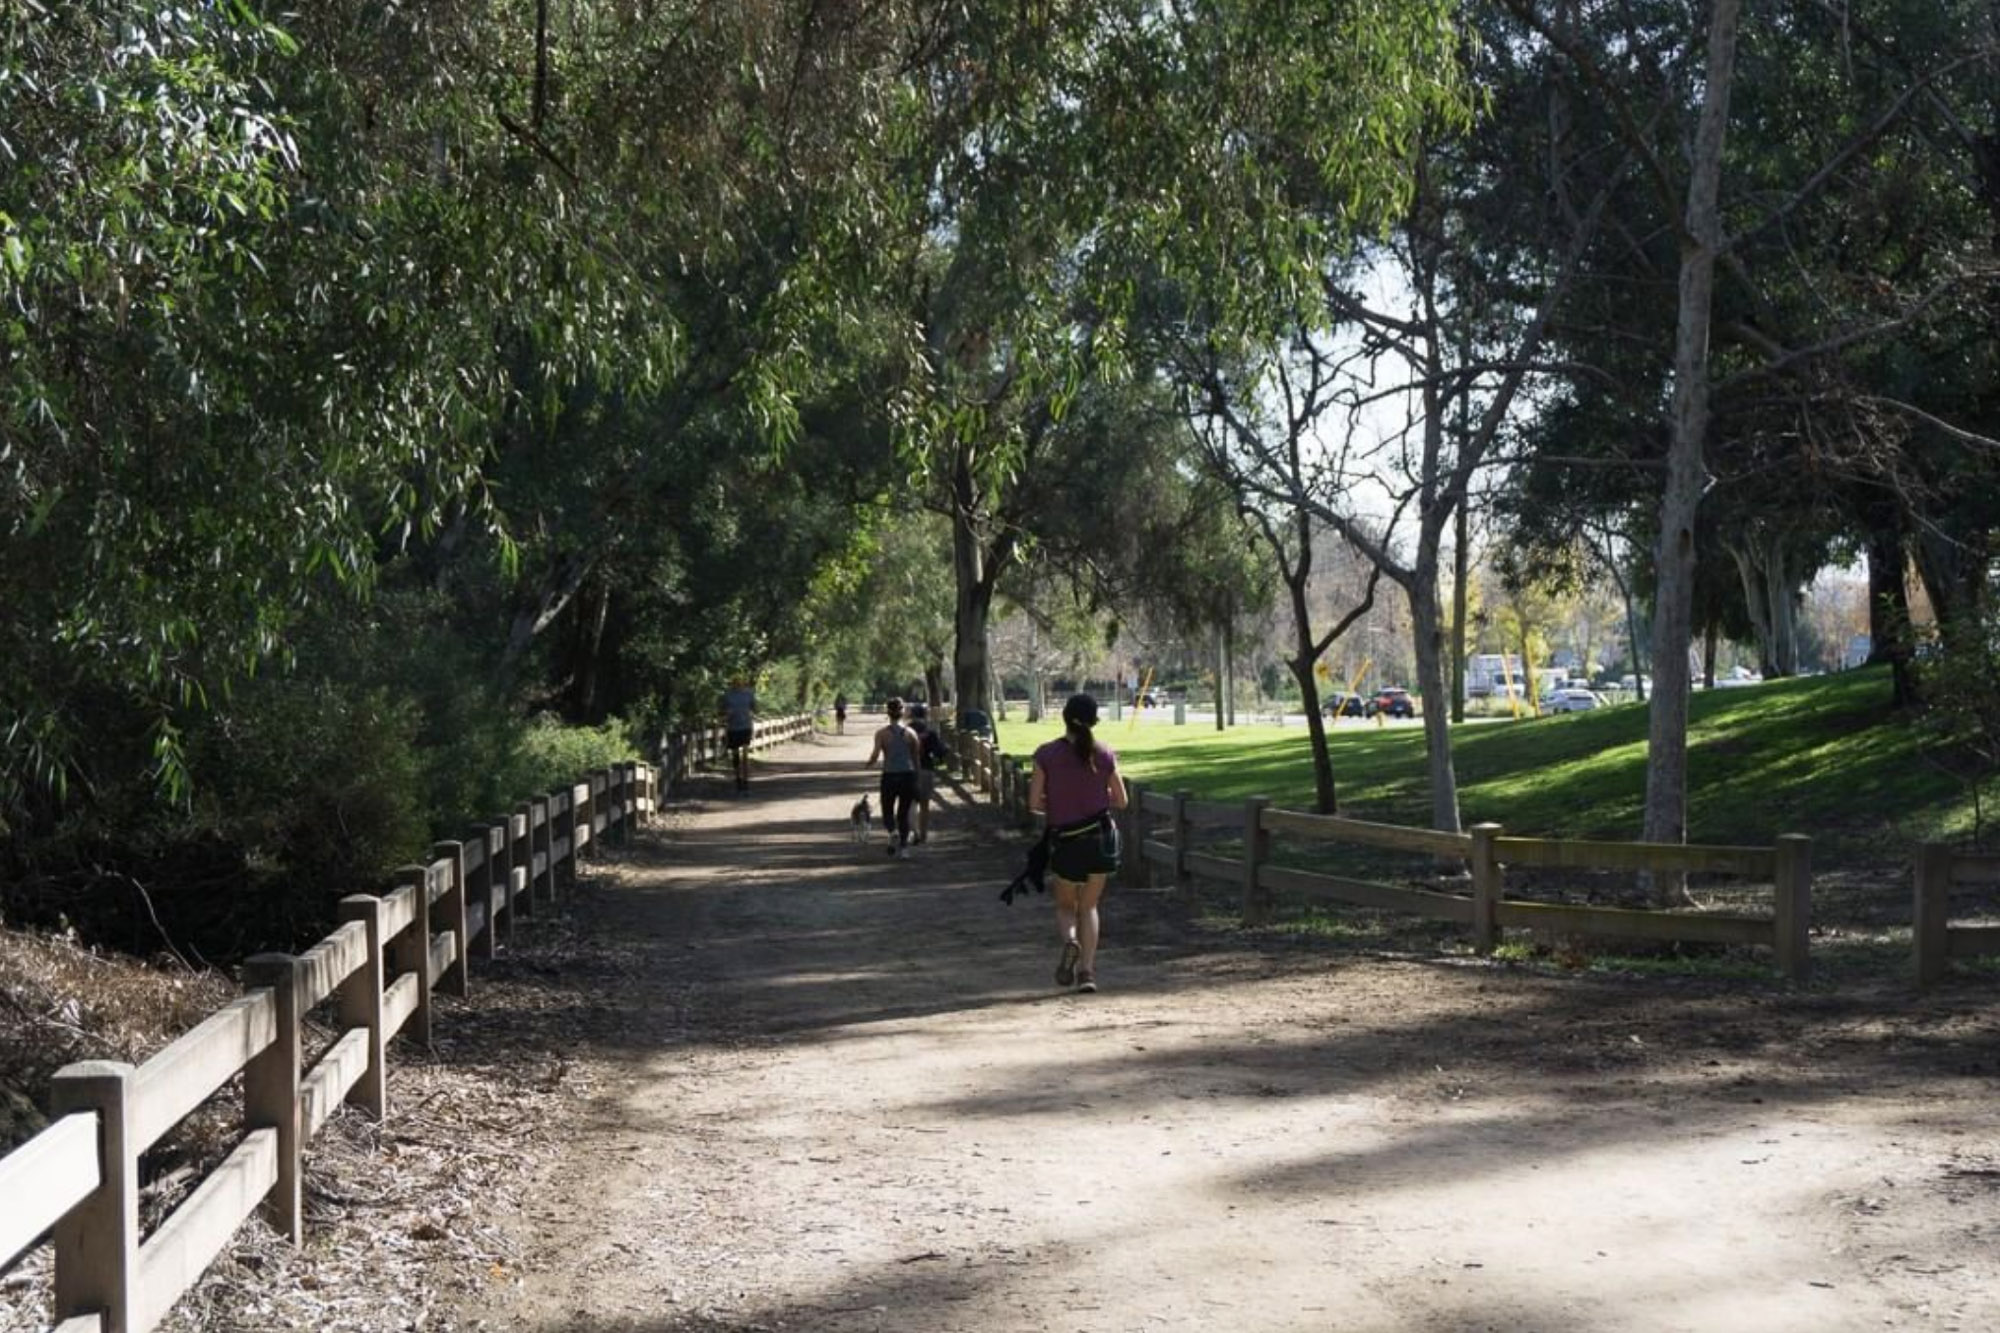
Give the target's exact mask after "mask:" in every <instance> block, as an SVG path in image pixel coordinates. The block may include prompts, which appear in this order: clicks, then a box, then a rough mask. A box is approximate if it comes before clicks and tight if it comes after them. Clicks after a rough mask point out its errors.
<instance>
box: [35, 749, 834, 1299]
mask: <svg viewBox="0 0 2000 1333" xmlns="http://www.w3.org/2000/svg"><path fill="white" fill-rule="evenodd" d="M811 727H812V721H811V719H810V718H809V717H783V718H776V719H771V720H769V721H764V722H759V723H758V725H757V731H756V735H755V739H754V740H753V742H752V748H753V749H761V748H764V747H766V746H769V745H774V744H777V743H779V742H781V741H786V740H790V739H793V738H795V737H797V736H800V735H803V734H806V733H807V732H809V731H810V730H811ZM722 746H723V733H722V732H721V730H720V729H718V728H704V729H701V730H699V731H693V732H687V733H683V734H682V735H680V736H678V737H677V738H675V744H673V745H671V746H668V747H663V748H666V749H668V750H669V751H670V755H669V758H670V760H671V765H670V766H664V767H656V766H654V765H650V764H639V763H628V764H619V765H614V766H613V767H610V768H606V769H602V770H600V771H598V772H596V773H592V774H590V775H588V776H586V777H584V778H581V779H579V780H578V781H577V782H575V783H573V784H571V785H569V786H565V787H559V788H557V789H556V790H554V791H552V792H549V793H546V794H544V795H540V796H536V797H534V798H532V799H530V800H527V801H523V802H521V803H520V804H519V805H517V806H515V808H514V810H513V812H512V813H511V814H509V815H506V816H501V817H496V818H495V819H492V820H489V821H486V822H483V823H480V824H478V825H476V826H474V827H473V828H472V829H470V830H468V832H467V834H466V836H465V837H464V838H463V839H462V840H458V841H452V842H443V843H439V844H438V845H437V846H436V847H435V848H434V849H433V852H432V855H431V859H430V860H429V861H427V862H426V863H424V864H422V865H413V866H409V867H406V868H405V869H404V870H403V871H402V872H401V873H400V875H399V883H398V884H397V886H396V887H395V888H394V889H393V890H391V891H390V892H388V893H385V894H381V895H374V894H356V895H352V896H350V897H347V898H343V899H342V900H341V902H340V920H341V925H340V927H339V928H338V929H337V930H335V931H334V932H333V933H332V934H331V935H328V936H327V937H326V938H325V939H323V940H321V941H320V942H319V943H318V944H315V945H313V946H312V948H310V949H308V950H306V951H305V952H304V953H301V954H296V955H294V954H260V955H258V956H257V957H255V958H252V959H250V960H249V961H248V962H247V963H246V964H245V966H244V968H243V984H244V987H245V991H244V994H243V995H242V996H241V997H240V998H238V999H236V1000H234V1001H232V1002H231V1003H230V1004H229V1005H227V1006H225V1007H224V1008H223V1009H221V1010H219V1011H218V1012H216V1013H215V1014H214V1015H212V1016H210V1017H209V1018H208V1019H207V1020H205V1021H204V1022H202V1023H201V1024H199V1025H198V1026H196V1027H195V1028H194V1029H193V1030H192V1031H190V1032H188V1033H186V1034H185V1035H183V1036H181V1037H180V1038H178V1039H177V1040H175V1041H174V1042H172V1043H171V1044H169V1045H168V1046H167V1047H166V1048H165V1049H164V1050H162V1051H160V1052H159V1053H158V1054H156V1055H154V1056H152V1057H151V1058H150V1059H148V1060H146V1061H145V1062H144V1063H143V1064H140V1065H136V1066H134V1065H130V1064H125V1063H122V1062H118V1061H111V1060H88V1061H84V1062H82V1063H79V1064H73V1065H70V1066H68V1067H67V1068H65V1069H63V1070H61V1071H59V1072H58V1073H57V1074H56V1076H55V1080H54V1086H53V1089H52V1092H53V1097H52V1101H53V1104H54V1105H53V1110H54V1115H53V1118H52V1120H51V1123H50V1124H49V1125H48V1127H47V1128H45V1129H44V1130H42V1131H41V1133H39V1134H37V1135H36V1136H35V1137H34V1138H32V1139H30V1140H28V1141H27V1142H26V1143H24V1144H22V1145H21V1146H20V1147H18V1148H16V1149H15V1150H14V1151H13V1152H11V1153H9V1154H8V1155H7V1156H6V1157H4V1158H0V1273H4V1272H5V1271H6V1270H7V1269H9V1268H11V1267H13V1265H14V1264H15V1263H16V1262H18V1260H19V1259H20V1258H21V1256H22V1255H24V1254H25V1253H27V1252H28V1251H29V1250H31V1249H32V1248H33V1247H34V1246H35V1245H36V1244H37V1243H39V1242H40V1241H42V1240H43V1239H44V1238H47V1239H48V1240H49V1241H50V1242H51V1243H52V1244H53V1246H54V1251H55V1255H54V1257H55V1319H56V1323H55V1329H54V1333H148V1331H149V1330H151V1329H153V1328H154V1327H156V1326H157V1325H158V1324H159V1322H160V1321H161V1320H162V1319H163V1318H164V1317H165V1316H166V1314H167V1312H168V1311H169V1310H170V1309H171V1308H172V1307H173V1305H174V1302H175V1301H177V1300H179V1299H180V1297H181V1296H182V1295H183V1294H185V1293H186V1292H187V1290H188V1289H189V1288H190V1287H192V1286H193V1285H194V1283H195V1282H196V1281H197V1280H199V1278H200V1277H201V1275H202V1274H203V1273H204V1272H205V1271H206V1270H207V1269H208V1266H209V1265H210V1264H211V1263H213V1262H214V1260H215V1258H216V1256H217V1255H218V1254H220V1253H221V1252H222V1250H223V1249H224V1247H226V1246H227V1245H228V1244H229V1242H230V1239H231V1238H232V1237H233V1236H234V1235H235V1234H236V1231H237V1229H238V1228H239V1227H241V1226H242V1225H243V1223H244V1222H245V1221H247V1220H248V1219H249V1218H250V1216H251V1215H252V1214H254V1213H257V1212H259V1211H261V1212H262V1213H263V1215H264V1217H265V1218H266V1219H267V1220H268V1221H269V1222H270V1224H271V1225H272V1226H273V1227H274V1228H275V1229H276V1230H277V1231H278V1232H280V1233H281V1234H283V1235H285V1236H287V1237H289V1238H290V1239H291V1240H292V1241H294V1242H295V1243H296V1242H298V1241H300V1240H302V1239H303V1215H302V1207H301V1189H300V1182H301V1179H302V1173H303V1162H304V1154H305V1147H306V1144H307V1143H308V1142H310V1140H311V1139H312V1137H313V1136H314V1135H315V1134H316V1133H318V1131H319V1130H320V1128H321V1127H322V1126H323V1125H325V1123H326V1121H327V1119H328V1118H329V1117H330V1116H331V1115H332V1114H333V1113H334V1111H335V1110H336V1109H337V1108H339V1107H340V1106H341V1105H342V1104H343V1103H346V1104H349V1105H353V1106H356V1107H358V1108H360V1109H361V1110H362V1111H363V1112H364V1113H365V1114H367V1115H369V1116H370V1117H372V1118H374V1119H376V1120H380V1119H382V1118H383V1117H385V1116H386V1115H387V1114H388V1110H389V1092H388V1054H389V1042H390V1040H391V1039H392V1038H394V1037H396V1036H398V1035H399V1034H400V1035H402V1036H405V1037H407V1038H408V1039H410V1040H413V1041H415V1042H416V1043H417V1044H419V1045H422V1046H428V1045H429V1043H430V1040H431V995H432V992H433V991H443V992H444V993H446V994H449V995H456V996H464V995H466V994H467V993H468V990H469V984H470V971H469V967H468V964H469V963H470V961H471V960H472V959H475V958H480V959H491V958H492V957H493V955H494V950H495V947H496V943H499V944H505V943H506V942H508V941H510V940H511V939H512V938H513V932H514V924H515V922H514V919H515V917H516V916H517V915H520V916H531V915H533V913H534V912H535V910H536V909H537V908H538V907H542V908H546V907H547V906H549V905H550V904H553V903H554V902H556V901H557V899H558V896H559V895H560V893H561V891H562V888H563V886H564V885H565V884H568V883H571V882H573V881H574V879H575V876H576V873H577V869H578V865H579V862H580V860H581V858H582V857H583V855H584V854H585V853H586V851H588V850H589V849H591V848H592V847H595V846H598V845H601V844H603V843H606V842H608V841H611V840H623V838H624V837H625V836H626V835H627V833H628V832H629V830H630V829H631V828H632V827H633V826H634V825H637V824H639V823H641V822H643V821H644V820H645V818H646V817H647V816H648V815H649V814H651V813H652V812H653V811H654V810H655V809H657V808H658V807H659V805H660V802H661V800H662V793H663V791H664V790H665V782H666V780H667V779H668V777H669V776H685V775H686V774H687V773H688V772H690V771H691V769H692V768H693V767H695V766H697V765H699V764H705V763H708V762H710V761H711V760H715V759H719V758H720V756H721V754H722ZM322 1006H326V1007H328V1008H330V1010H331V1013H330V1017H331V1019H332V1024H333V1027H334V1029H335V1031H336V1032H337V1034H338V1035H337V1036H336V1037H335V1038H334V1039H333V1041H332V1042H331V1043H330V1044H329V1045H328V1046H327V1047H326V1049H325V1050H324V1051H322V1052H320V1053H319V1054H318V1055H317V1056H309V1055H308V1053H307V1051H306V1050H305V1046H304V1037H305V1028H304V1023H303V1020H304V1019H305V1018H306V1016H307V1015H308V1014H310V1013H312V1012H313V1011H315V1010H317V1009H320V1008H321V1007H322ZM238 1076H241V1078H242V1086H243V1108H242V1138H241V1140H240V1141H239V1142H238V1143H237V1145H236V1147H235V1148H234V1149H233V1150H232V1151H231V1152H230V1153H229V1155H228V1156H227V1157H226V1158H224V1159H223V1161H222V1162H221V1163H220V1164H219V1165H218V1166H216V1167H215V1168H214V1169H213V1170H212V1171H210V1172H209V1173H208V1174H207V1175H206V1176H205V1177H204V1178H203V1179H202V1181H201V1183H200V1184H198V1185H197V1186H196V1187H195V1188H194V1189H193V1191H192V1192H190V1193H189V1194H188V1196H187V1197H186V1198H185V1199H183V1200H182V1201H181V1203H180V1204H179V1206H178V1207H176V1208H175V1209H174V1211H173V1212H172V1214H170V1215H169V1216H168V1217H167V1218H166V1219H165V1220H164V1221H162V1222H161V1223H160V1224H159V1225H158V1226H157V1227H156V1228H154V1229H153V1231H152V1233H151V1234H150V1235H141V1233H140V1224H139V1165H140V1157H141V1155H142V1154H143V1153H145V1152H146V1150H147V1149H148V1148H150V1147H152V1146H153V1145H154V1144H156V1143H158V1142H159V1141H160V1139H161V1138H162V1137H164V1136H165V1135H166V1134H167V1133H168V1132H169V1131H170V1130H172V1129H173V1128H174V1127H175V1126H176V1125H178V1124H179V1123H180V1122H181V1121H182V1120H183V1119H185V1118H186V1117H187V1116H188V1115H189V1114H190V1113H191V1112H193V1111H194V1110H196V1109H197V1108H198V1107H200V1106H202V1105H203V1104H204V1103H206V1102H208V1101H209V1100H210V1099H211V1098H212V1097H214V1096H215V1095H216V1094H217V1093H218V1092H220V1091H222V1090H223V1089H224V1088H226V1087H227V1086H228V1085H230V1084H231V1083H232V1082H233V1081H235V1080H236V1079H237V1078H238Z"/></svg>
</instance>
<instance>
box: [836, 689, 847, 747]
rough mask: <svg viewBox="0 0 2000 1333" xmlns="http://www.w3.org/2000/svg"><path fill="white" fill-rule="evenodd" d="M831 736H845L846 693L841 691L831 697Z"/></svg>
mask: <svg viewBox="0 0 2000 1333" xmlns="http://www.w3.org/2000/svg"><path fill="white" fill-rule="evenodd" d="M833 734H834V735H836V736H845V735H846V734H847V692H846V691H845V690H842V691H841V692H840V693H839V694H836V695H834V696H833Z"/></svg>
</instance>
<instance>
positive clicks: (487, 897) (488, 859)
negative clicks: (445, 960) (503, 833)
mask: <svg viewBox="0 0 2000 1333" xmlns="http://www.w3.org/2000/svg"><path fill="white" fill-rule="evenodd" d="M447 845H449V844H447ZM465 845H466V846H467V847H471V846H474V845H477V846H478V848H479V865H478V868H477V869H471V868H468V869H467V870H466V872H465V913H466V918H467V920H466V928H467V929H471V926H472V922H471V916H472V905H473V904H474V903H484V904H486V926H485V928H484V929H483V930H481V931H480V932H479V934H478V936H477V938H475V939H474V940H473V941H472V952H473V955H474V956H475V957H478V958H482V959H484V960H485V961H487V962H489V963H490V962H492V961H493V942H494V941H495V940H497V939H498V938H499V937H500V905H499V903H497V902H495V901H494V893H493V883H494V880H493V874H494V871H493V826H492V825H491V824H474V825H473V826H472V827H471V828H469V829H467V830H466V831H465ZM471 859H472V858H471V857H469V856H466V855H465V854H464V853H462V852H461V853H460V856H459V864H460V865H465V864H466V863H467V862H469V861H470V860H471Z"/></svg>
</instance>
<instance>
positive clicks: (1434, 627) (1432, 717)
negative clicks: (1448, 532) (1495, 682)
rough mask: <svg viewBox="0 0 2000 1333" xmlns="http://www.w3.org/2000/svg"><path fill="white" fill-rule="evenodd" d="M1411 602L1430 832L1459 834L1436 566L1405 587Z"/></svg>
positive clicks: (1427, 564) (1419, 570)
mask: <svg viewBox="0 0 2000 1333" xmlns="http://www.w3.org/2000/svg"><path fill="white" fill-rule="evenodd" d="M1404 587H1405V591H1406V592H1407V593H1408V595H1409V599H1410V629H1411V633H1412V635H1413V636H1414V637H1415V639H1416V649H1417V697H1418V699H1419V700H1420V701H1421V702H1422V705H1423V710H1424V712H1423V717H1424V755H1425V759H1426V762H1427V766H1428V768H1429V770H1430V786H1431V827H1432V828H1434V829H1437V830H1438V831H1439V832H1442V833H1457V832H1460V831H1461V830H1460V828H1459V823H1458V772H1457V770H1456V769H1455V768H1454V767H1453V766H1452V760H1451V709H1450V708H1449V707H1448V706H1447V707H1443V708H1440V707H1439V706H1438V703H1439V701H1441V700H1442V699H1443V698H1444V625H1443V620H1442V615H1441V610H1440V608H1439V606H1438V595H1437V567H1436V565H1435V564H1433V563H1430V562H1424V563H1421V564H1419V566H1418V568H1417V574H1416V577H1415V578H1414V579H1412V580H1411V581H1410V582H1409V583H1408V584H1406V585H1404Z"/></svg>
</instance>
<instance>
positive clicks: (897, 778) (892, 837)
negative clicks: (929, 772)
mask: <svg viewBox="0 0 2000 1333" xmlns="http://www.w3.org/2000/svg"><path fill="white" fill-rule="evenodd" d="M883 710H884V711H885V712H887V713H888V715H889V720H888V721H887V722H886V723H884V724H883V725H882V727H881V728H880V729H879V730H878V731H876V733H875V748H874V749H873V750H870V751H869V752H868V764H867V767H869V768H873V767H874V766H875V761H876V760H877V759H880V760H881V761H882V826H883V827H884V828H886V829H888V830H889V855H891V856H908V855H909V854H910V807H911V806H912V805H913V804H915V802H916V799H917V771H918V768H919V766H920V761H919V747H918V742H917V733H915V732H914V731H911V730H910V729H909V728H908V727H907V726H905V725H904V724H903V701H902V700H901V699H898V698H892V699H890V700H889V702H888V703H887V704H884V705H883Z"/></svg>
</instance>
